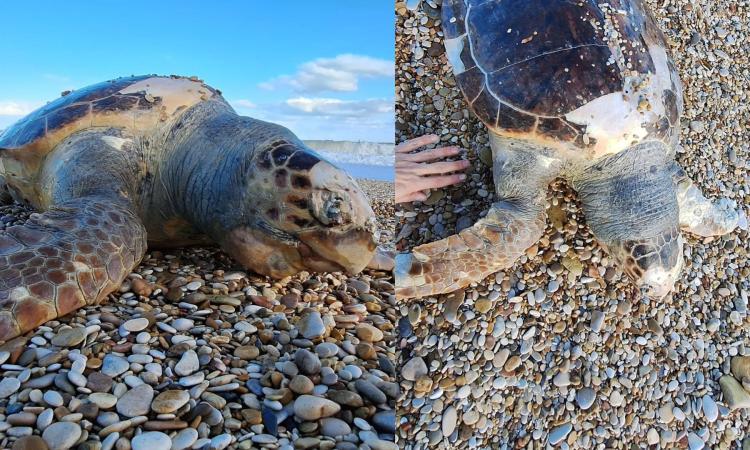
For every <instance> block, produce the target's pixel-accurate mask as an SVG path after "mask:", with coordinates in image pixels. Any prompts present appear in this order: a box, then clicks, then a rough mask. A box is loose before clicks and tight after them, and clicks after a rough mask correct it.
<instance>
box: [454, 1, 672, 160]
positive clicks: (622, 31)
mask: <svg viewBox="0 0 750 450" xmlns="http://www.w3.org/2000/svg"><path fill="white" fill-rule="evenodd" d="M442 26H443V31H444V35H445V48H446V53H447V56H448V60H449V61H450V63H451V66H452V67H453V72H454V74H455V76H456V80H457V84H458V86H459V87H460V89H461V91H462V92H463V94H464V96H465V97H466V100H467V101H468V103H469V104H470V107H471V109H472V110H473V111H474V113H475V114H476V115H477V117H479V119H480V120H482V122H484V123H485V124H486V125H487V127H488V128H489V129H490V130H491V131H493V132H495V133H498V134H501V135H505V136H510V137H518V138H523V139H531V140H535V141H540V142H541V143H542V144H544V145H545V146H550V147H553V148H565V149H568V150H574V151H575V152H577V153H579V154H580V153H581V150H584V151H583V154H584V155H587V156H594V157H595V156H600V155H602V154H608V153H616V152H618V151H620V150H622V149H624V148H627V147H630V146H631V145H633V144H634V143H637V142H641V141H643V140H647V139H654V138H655V139H659V140H662V141H664V142H667V143H674V142H673V141H675V140H676V137H677V128H678V125H679V114H680V112H681V108H682V97H681V95H682V94H681V85H680V81H679V78H678V76H677V73H676V70H675V68H674V65H673V64H672V62H671V60H670V59H669V57H668V55H667V51H666V48H667V46H666V43H665V40H664V37H663V35H662V34H661V32H660V31H659V29H658V27H657V26H656V24H655V23H654V21H653V19H652V18H651V16H650V15H649V14H648V12H647V10H646V9H645V7H644V5H643V4H642V3H641V1H640V0H608V1H607V2H604V1H601V2H598V1H596V0H582V1H578V2H571V1H563V0H445V1H444V2H443V11H442Z"/></svg>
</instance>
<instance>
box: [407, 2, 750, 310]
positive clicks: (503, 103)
mask: <svg viewBox="0 0 750 450" xmlns="http://www.w3.org/2000/svg"><path fill="white" fill-rule="evenodd" d="M442 8H443V11H442V27H443V33H444V39H445V50H446V56H447V58H448V60H449V62H450V65H451V66H452V68H453V73H454V75H455V77H456V81H457V84H458V86H459V87H460V89H461V91H462V92H463V94H464V97H465V99H466V101H467V102H468V104H469V106H470V108H471V110H472V111H473V112H474V113H475V114H476V115H477V117H478V118H479V119H480V120H482V122H483V123H484V124H485V125H486V126H487V128H488V129H489V132H490V144H491V147H492V154H493V177H494V182H495V195H496V199H495V203H493V205H492V207H491V209H490V210H489V212H488V213H487V215H486V217H484V218H482V219H481V220H479V221H478V222H477V223H476V224H475V225H474V226H472V227H470V228H467V229H464V230H462V231H461V232H459V233H458V234H456V235H453V236H450V237H448V238H446V239H442V240H440V241H436V242H432V243H429V244H425V245H421V246H418V247H416V248H414V249H413V250H412V253H404V254H400V255H398V256H397V257H396V272H395V276H396V282H397V290H396V294H397V296H398V297H400V298H408V297H424V296H428V295H435V294H440V293H446V292H451V291H454V290H457V289H460V288H463V287H466V286H468V285H469V284H471V283H475V282H478V281H481V280H482V279H483V278H485V277H487V276H489V275H490V274H492V273H495V272H497V271H500V270H503V269H505V268H508V267H510V266H511V265H512V264H513V263H514V262H515V261H516V260H517V259H518V258H519V257H521V255H522V254H523V253H524V251H525V249H527V248H528V247H530V246H531V245H533V244H534V243H535V242H536V241H537V240H538V239H539V238H540V237H541V235H542V233H543V230H544V226H545V221H546V217H545V207H544V203H545V194H546V190H547V188H548V186H549V183H550V182H551V181H552V180H554V179H555V178H557V177H563V178H565V179H567V180H568V181H570V182H571V183H572V185H573V187H574V188H575V189H576V191H577V192H578V194H579V197H580V200H581V203H582V207H583V212H584V214H585V216H586V221H587V223H588V225H589V227H590V228H591V230H592V232H593V234H594V236H595V237H596V238H597V240H598V241H599V242H600V243H601V244H602V245H603V247H604V248H606V249H607V250H608V251H609V252H610V253H611V254H612V255H613V256H614V259H615V261H616V262H617V263H619V264H620V266H621V267H622V268H623V270H624V271H625V272H626V273H627V274H628V275H629V276H630V277H631V278H632V279H633V280H634V281H635V283H636V284H637V285H638V286H639V287H640V288H641V290H642V291H643V292H644V293H645V294H646V295H650V296H653V297H658V298H661V297H663V296H665V295H667V294H668V293H669V292H670V291H671V290H672V289H673V288H674V283H675V281H676V279H677V277H678V276H679V274H680V271H681V268H682V263H683V254H682V247H683V240H682V237H681V234H680V231H681V229H682V230H685V231H688V232H691V233H694V234H697V235H699V236H716V235H723V234H726V233H729V232H731V231H732V230H734V229H735V227H737V226H738V225H746V222H747V219H746V217H745V215H744V213H743V212H737V211H735V210H734V209H733V208H732V202H730V201H729V200H725V199H722V200H719V201H718V202H716V203H712V202H711V201H709V200H707V199H706V198H705V197H704V196H703V195H702V194H701V193H700V191H699V190H698V189H697V188H696V187H695V186H694V185H693V183H692V182H691V181H690V180H689V179H688V178H687V176H686V174H685V172H684V171H683V170H682V169H681V168H680V167H679V166H678V165H677V163H676V162H675V161H674V155H675V153H676V147H677V146H678V145H679V125H680V114H681V113H682V108H683V100H682V88H681V84H680V80H679V77H678V75H677V71H676V69H675V67H674V65H673V62H672V61H671V59H670V56H669V54H668V52H667V48H668V47H667V44H666V42H665V39H664V36H663V35H662V33H661V32H660V31H659V29H658V27H657V25H656V24H655V22H654V20H653V18H652V17H651V16H650V14H649V12H648V11H647V10H646V7H645V5H643V3H642V2H641V1H640V0H608V1H606V2H605V1H597V0H583V1H580V2H571V1H562V0H552V1H550V0H444V1H443V6H442Z"/></svg>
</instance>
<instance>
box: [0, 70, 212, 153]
mask: <svg viewBox="0 0 750 450" xmlns="http://www.w3.org/2000/svg"><path fill="white" fill-rule="evenodd" d="M149 79H153V80H155V81H157V80H159V81H161V80H190V81H192V82H194V83H196V84H197V85H198V86H201V87H203V88H204V89H205V92H206V93H207V94H208V95H209V96H213V95H216V91H215V90H214V89H212V88H210V87H208V86H206V85H203V84H201V83H200V82H199V81H198V80H195V79H186V78H182V77H157V76H153V75H143V76H132V77H123V78H117V79H115V80H110V81H105V82H102V83H98V84H94V85H91V86H88V87H85V88H82V89H77V90H75V91H72V92H70V93H67V94H66V95H64V96H62V97H60V98H58V99H56V100H54V101H52V102H50V103H48V104H46V105H45V106H42V107H41V108H39V109H37V110H36V111H34V112H32V113H30V114H29V115H28V116H26V117H24V118H23V119H21V120H20V121H18V122H16V123H15V124H14V125H12V126H11V127H10V128H8V129H7V130H5V132H4V133H3V134H2V135H0V150H3V149H5V150H9V149H22V148H31V147H35V144H36V143H38V142H39V141H40V140H43V139H44V138H46V137H48V136H50V135H53V134H55V133H57V132H59V131H62V130H64V129H65V128H66V127H70V125H72V124H79V125H80V126H74V127H72V128H71V131H78V130H79V129H81V128H86V127H89V126H96V125H97V120H96V118H98V117H102V116H107V115H110V116H112V115H115V116H118V117H121V118H122V123H121V126H122V127H125V128H130V127H132V126H133V122H132V121H133V117H132V115H133V114H135V113H136V112H137V111H140V112H145V111H149V112H156V111H159V109H160V108H161V107H162V103H163V100H164V99H163V98H162V97H159V96H154V95H151V94H150V93H149V92H148V89H143V90H139V91H137V92H128V93H122V91H125V90H127V88H128V87H130V86H132V85H134V84H136V83H138V82H141V81H144V80H149ZM185 106H189V105H185ZM123 112H124V113H126V114H122V113H123ZM130 113H132V114H130ZM110 118H112V117H110ZM105 122H108V123H106V125H109V126H117V125H118V123H117V120H116V119H115V120H114V121H113V120H108V121H105ZM68 134H70V133H68Z"/></svg>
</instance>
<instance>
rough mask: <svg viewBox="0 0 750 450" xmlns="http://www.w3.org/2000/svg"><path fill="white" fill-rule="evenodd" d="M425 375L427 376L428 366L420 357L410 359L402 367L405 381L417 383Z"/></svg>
mask: <svg viewBox="0 0 750 450" xmlns="http://www.w3.org/2000/svg"><path fill="white" fill-rule="evenodd" d="M425 375H427V364H425V362H424V359H422V358H420V357H415V358H412V359H410V360H409V361H407V362H406V364H404V365H403V366H402V367H401V376H402V377H403V378H404V380H408V381H415V380H416V379H417V378H419V377H422V376H425Z"/></svg>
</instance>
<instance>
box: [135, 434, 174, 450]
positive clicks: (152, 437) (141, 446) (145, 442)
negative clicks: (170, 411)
mask: <svg viewBox="0 0 750 450" xmlns="http://www.w3.org/2000/svg"><path fill="white" fill-rule="evenodd" d="M130 445H131V446H132V449H133V450H169V449H170V448H171V447H172V440H171V439H170V438H169V436H167V435H166V434H164V433H161V432H159V431H147V432H145V433H141V434H139V435H138V436H136V437H134V438H133V440H132V441H130Z"/></svg>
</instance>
